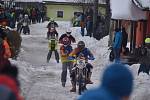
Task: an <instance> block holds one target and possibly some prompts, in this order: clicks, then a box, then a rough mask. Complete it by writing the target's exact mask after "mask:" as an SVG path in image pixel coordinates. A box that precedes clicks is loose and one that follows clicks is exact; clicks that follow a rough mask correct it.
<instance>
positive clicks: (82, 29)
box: [80, 13, 85, 36]
mask: <svg viewBox="0 0 150 100" xmlns="http://www.w3.org/2000/svg"><path fill="white" fill-rule="evenodd" d="M80 27H81V35H82V36H84V28H85V15H84V13H82V14H81V15H80Z"/></svg>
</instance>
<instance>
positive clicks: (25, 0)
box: [2, 0, 43, 2]
mask: <svg viewBox="0 0 150 100" xmlns="http://www.w3.org/2000/svg"><path fill="white" fill-rule="evenodd" d="M2 1H11V0H2ZM13 1H14V2H42V1H43V0H13Z"/></svg>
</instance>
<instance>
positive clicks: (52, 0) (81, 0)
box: [43, 0, 105, 4]
mask: <svg viewBox="0 0 150 100" xmlns="http://www.w3.org/2000/svg"><path fill="white" fill-rule="evenodd" d="M93 1H94V0H85V1H83V0H43V2H56V3H59V2H63V3H76V2H80V3H89V2H93ZM99 3H100V4H105V0H99Z"/></svg>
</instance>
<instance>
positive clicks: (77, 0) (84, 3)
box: [74, 0, 94, 13]
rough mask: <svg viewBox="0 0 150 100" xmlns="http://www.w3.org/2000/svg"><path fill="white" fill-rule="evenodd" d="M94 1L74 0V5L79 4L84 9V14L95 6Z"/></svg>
mask: <svg viewBox="0 0 150 100" xmlns="http://www.w3.org/2000/svg"><path fill="white" fill-rule="evenodd" d="M93 2H94V0H74V3H76V4H79V5H80V6H81V7H82V11H83V13H85V11H86V9H87V8H89V7H90V5H93Z"/></svg>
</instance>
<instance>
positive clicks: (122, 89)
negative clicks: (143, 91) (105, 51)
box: [79, 64, 133, 100]
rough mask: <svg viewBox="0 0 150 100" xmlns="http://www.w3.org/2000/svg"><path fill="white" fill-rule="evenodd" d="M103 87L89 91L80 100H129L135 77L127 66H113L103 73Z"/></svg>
mask: <svg viewBox="0 0 150 100" xmlns="http://www.w3.org/2000/svg"><path fill="white" fill-rule="evenodd" d="M101 82H102V83H101V85H100V86H99V87H98V88H96V89H93V90H89V91H87V92H85V94H83V96H81V97H80V98H79V100H129V97H130V95H131V92H132V88H133V76H132V73H131V72H130V71H129V69H128V68H126V66H124V65H122V64H112V65H110V66H108V68H106V70H105V71H104V73H103V76H102V80H101Z"/></svg>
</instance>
